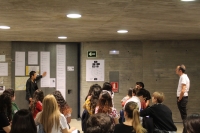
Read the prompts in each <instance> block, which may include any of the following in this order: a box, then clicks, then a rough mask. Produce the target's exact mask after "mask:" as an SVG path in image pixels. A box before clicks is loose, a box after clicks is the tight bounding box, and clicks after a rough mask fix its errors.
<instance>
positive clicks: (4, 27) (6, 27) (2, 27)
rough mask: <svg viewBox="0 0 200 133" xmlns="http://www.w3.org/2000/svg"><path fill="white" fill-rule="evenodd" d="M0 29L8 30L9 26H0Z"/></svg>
mask: <svg viewBox="0 0 200 133" xmlns="http://www.w3.org/2000/svg"><path fill="white" fill-rule="evenodd" d="M0 29H10V27H9V26H0Z"/></svg>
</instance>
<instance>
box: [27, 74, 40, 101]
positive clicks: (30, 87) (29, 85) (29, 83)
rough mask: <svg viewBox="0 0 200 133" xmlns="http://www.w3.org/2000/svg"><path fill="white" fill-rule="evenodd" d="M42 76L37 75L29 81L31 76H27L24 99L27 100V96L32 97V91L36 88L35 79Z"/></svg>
mask: <svg viewBox="0 0 200 133" xmlns="http://www.w3.org/2000/svg"><path fill="white" fill-rule="evenodd" d="M41 78H42V75H39V76H37V77H36V79H35V80H34V82H32V81H31V78H29V79H28V80H27V81H26V100H27V101H29V98H33V93H34V92H35V91H36V90H37V89H38V86H37V81H38V80H40V79H41Z"/></svg>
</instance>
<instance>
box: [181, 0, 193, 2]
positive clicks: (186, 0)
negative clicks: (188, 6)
mask: <svg viewBox="0 0 200 133" xmlns="http://www.w3.org/2000/svg"><path fill="white" fill-rule="evenodd" d="M181 1H185V2H190V1H195V0H181Z"/></svg>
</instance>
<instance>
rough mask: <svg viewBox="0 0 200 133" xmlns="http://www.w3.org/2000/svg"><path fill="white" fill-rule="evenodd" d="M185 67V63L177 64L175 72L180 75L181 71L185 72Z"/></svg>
mask: <svg viewBox="0 0 200 133" xmlns="http://www.w3.org/2000/svg"><path fill="white" fill-rule="evenodd" d="M185 70H186V67H185V65H178V66H177V67H176V74H177V75H179V76H181V75H182V74H183V73H185Z"/></svg>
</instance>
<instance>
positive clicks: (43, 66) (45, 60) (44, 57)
mask: <svg viewBox="0 0 200 133" xmlns="http://www.w3.org/2000/svg"><path fill="white" fill-rule="evenodd" d="M43 72H47V74H46V76H45V77H43V78H42V79H41V87H49V86H50V52H41V53H40V73H41V74H43Z"/></svg>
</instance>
